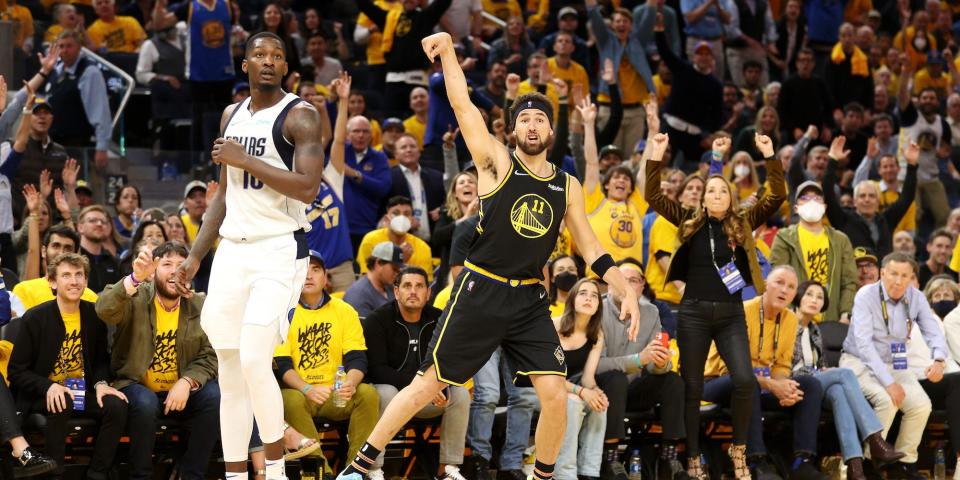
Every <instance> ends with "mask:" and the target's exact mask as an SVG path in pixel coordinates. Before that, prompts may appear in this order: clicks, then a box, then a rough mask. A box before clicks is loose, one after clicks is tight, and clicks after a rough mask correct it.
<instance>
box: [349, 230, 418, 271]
mask: <svg viewBox="0 0 960 480" xmlns="http://www.w3.org/2000/svg"><path fill="white" fill-rule="evenodd" d="M389 241H390V234H389V232H388V231H387V228H378V229H376V230H373V231H371V232H370V233H367V234H366V235H364V236H363V240H361V241H360V248H359V249H357V263H359V264H360V273H367V257H369V256H370V254H371V253H373V247H375V246H376V245H377V244H378V243H380V242H389ZM404 241H405V242H407V243H409V244H410V246H411V247H413V254H412V255H410V258H409V259H408V260H407V262H406V263H407V265H412V266H415V267H420V268H422V269H424V270H425V271H426V272H427V277H429V278H428V280H429V281H431V282H432V281H433V257H432V254H431V252H430V245H427V242H424V241H423V240H421V239H419V238H417V237H416V236H414V235H411V234H409V233H408V234H407V235H406V237H405V238H404Z"/></svg>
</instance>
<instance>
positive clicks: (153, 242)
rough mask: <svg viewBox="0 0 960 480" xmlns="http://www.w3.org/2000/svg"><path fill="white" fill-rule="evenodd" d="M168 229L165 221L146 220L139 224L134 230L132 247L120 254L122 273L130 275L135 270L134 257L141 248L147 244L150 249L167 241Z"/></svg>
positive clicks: (131, 241)
mask: <svg viewBox="0 0 960 480" xmlns="http://www.w3.org/2000/svg"><path fill="white" fill-rule="evenodd" d="M168 239H169V238H168V237H167V230H166V228H164V226H163V223H161V222H158V221H156V220H144V221H142V222H140V224H139V225H137V230H136V231H135V232H133V237H132V239H131V240H130V248H128V249H127V251H126V252H123V255H121V256H120V274H121V275H129V274H130V272H132V271H133V259H134V258H136V257H137V255H138V254H139V253H140V250H141V248H143V247H144V246H146V247H147V248H148V249H149V251H151V252H152V251H153V249H154V248H157V247H159V246H160V244H161V243H163V242H166V241H167V240H168Z"/></svg>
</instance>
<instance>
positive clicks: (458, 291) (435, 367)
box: [431, 272, 470, 387]
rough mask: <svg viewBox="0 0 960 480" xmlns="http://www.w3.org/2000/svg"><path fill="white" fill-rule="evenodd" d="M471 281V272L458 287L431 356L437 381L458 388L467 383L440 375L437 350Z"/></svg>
mask: <svg viewBox="0 0 960 480" xmlns="http://www.w3.org/2000/svg"><path fill="white" fill-rule="evenodd" d="M469 279H470V272H467V273H466V274H465V275H464V276H463V279H462V280H461V281H460V286H459V287H457V294H456V295H454V296H453V302H452V303H451V304H450V306H449V307H448V308H447V318H445V319H444V322H443V328H441V329H440V336H439V337H437V344H436V345H434V347H433V352H431V355H432V356H433V369H434V370H436V372H437V380H440V381H441V382H443V383H449V384H450V385H456V386H458V387H462V386H464V385H465V383H458V382H454V381H452V380H447V379H446V378H443V374H441V373H440V362H439V361H438V360H437V350H439V349H440V342H442V341H443V334H444V333H446V331H447V325H449V324H450V316H451V315H453V309H454V308H456V306H457V301H458V300H460V292H462V291H463V286H464V285H466V284H467V280H469Z"/></svg>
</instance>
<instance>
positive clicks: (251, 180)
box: [243, 171, 263, 190]
mask: <svg viewBox="0 0 960 480" xmlns="http://www.w3.org/2000/svg"><path fill="white" fill-rule="evenodd" d="M248 188H252V189H254V190H260V189H261V188H263V182H262V181H260V180H257V177H254V176H253V175H250V172H247V171H244V172H243V189H244V190H246V189H248Z"/></svg>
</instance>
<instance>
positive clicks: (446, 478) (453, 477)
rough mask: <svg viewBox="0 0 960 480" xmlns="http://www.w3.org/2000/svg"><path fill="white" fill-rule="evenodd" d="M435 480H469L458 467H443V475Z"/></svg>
mask: <svg viewBox="0 0 960 480" xmlns="http://www.w3.org/2000/svg"><path fill="white" fill-rule="evenodd" d="M434 479H435V480H467V478H466V477H464V476H463V475H461V474H460V467H458V466H456V465H447V466H445V467H443V473H442V474H440V475H437V476H436V477H434Z"/></svg>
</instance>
